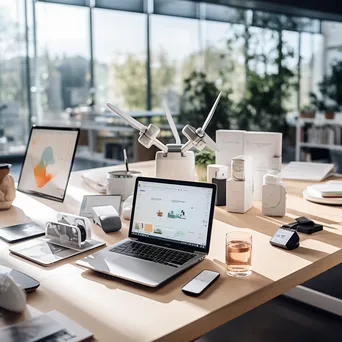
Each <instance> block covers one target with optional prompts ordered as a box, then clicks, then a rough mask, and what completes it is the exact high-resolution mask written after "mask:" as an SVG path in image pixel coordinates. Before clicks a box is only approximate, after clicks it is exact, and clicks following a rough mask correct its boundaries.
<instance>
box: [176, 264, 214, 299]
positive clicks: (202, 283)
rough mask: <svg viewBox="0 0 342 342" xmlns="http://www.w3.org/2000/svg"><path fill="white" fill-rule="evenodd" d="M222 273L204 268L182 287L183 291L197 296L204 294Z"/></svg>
mask: <svg viewBox="0 0 342 342" xmlns="http://www.w3.org/2000/svg"><path fill="white" fill-rule="evenodd" d="M219 276H220V273H218V272H216V271H210V270H203V271H202V272H201V273H199V274H197V276H196V277H195V278H192V279H191V280H190V281H189V282H188V283H187V284H185V285H184V286H183V288H182V291H183V292H184V293H185V294H187V295H189V296H194V297H197V296H199V295H200V294H202V293H203V292H204V291H205V290H206V289H207V288H208V287H209V286H210V285H211V284H212V283H213V282H214V281H215V280H216V279H218V277H219Z"/></svg>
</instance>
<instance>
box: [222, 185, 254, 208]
mask: <svg viewBox="0 0 342 342" xmlns="http://www.w3.org/2000/svg"><path fill="white" fill-rule="evenodd" d="M252 205H253V190H252V181H251V180H246V181H243V182H241V181H235V180H234V179H233V178H230V179H228V181H227V199H226V206H227V211H229V212H232V213H241V214H243V213H245V212H246V211H248V210H249V209H251V208H252Z"/></svg>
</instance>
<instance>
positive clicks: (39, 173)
mask: <svg viewBox="0 0 342 342" xmlns="http://www.w3.org/2000/svg"><path fill="white" fill-rule="evenodd" d="M78 135H79V130H78V129H68V128H65V129H64V128H52V127H51V128H49V127H33V128H32V131H31V135H30V139H29V143H28V147H27V150H26V155H25V160H24V163H23V167H22V170H21V174H20V179H19V184H18V190H20V191H23V192H27V193H30V194H33V195H38V196H42V197H47V198H50V199H54V200H58V201H63V200H64V196H65V192H66V188H67V185H68V181H69V176H70V172H71V168H72V164H73V159H74V154H75V150H76V146H77V140H78Z"/></svg>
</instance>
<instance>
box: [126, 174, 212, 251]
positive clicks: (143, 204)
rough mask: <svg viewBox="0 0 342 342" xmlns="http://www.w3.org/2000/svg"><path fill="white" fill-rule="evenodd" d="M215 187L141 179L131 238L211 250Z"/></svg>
mask: <svg viewBox="0 0 342 342" xmlns="http://www.w3.org/2000/svg"><path fill="white" fill-rule="evenodd" d="M215 190H216V187H215V184H209V183H197V182H185V181H175V180H166V179H158V178H145V177H138V178H137V181H136V185H135V192H134V200H133V209H132V217H131V222H130V234H129V236H130V237H140V238H148V239H153V242H154V243H155V242H160V243H161V244H162V245H166V246H167V245H168V244H177V245H178V247H179V246H183V247H185V246H186V247H189V248H191V249H194V250H200V251H204V252H207V253H208V251H209V243H210V235H211V227H212V220H213V212H214V207H215V194H216V191H215Z"/></svg>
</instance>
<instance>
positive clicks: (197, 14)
mask: <svg viewBox="0 0 342 342" xmlns="http://www.w3.org/2000/svg"><path fill="white" fill-rule="evenodd" d="M23 1H25V4H26V6H25V10H26V13H25V17H26V20H28V19H27V15H28V14H27V12H28V10H27V8H28V7H29V6H32V9H33V10H32V11H30V12H32V15H33V23H34V27H33V31H34V32H35V5H36V3H37V2H43V3H44V2H46V3H59V4H64V5H74V6H82V7H87V8H88V9H89V28H90V34H89V40H90V42H89V46H90V96H92V95H93V96H94V99H95V94H94V89H95V91H96V78H95V74H94V45H93V33H94V30H93V25H94V22H93V9H94V8H101V9H107V10H115V11H127V12H137V13H145V14H147V15H146V35H147V37H146V56H147V58H146V78H147V84H146V110H149V111H151V110H152V101H151V98H152V83H153V79H152V77H151V28H150V16H151V15H152V14H153V15H156V14H160V15H168V16H176V17H183V18H192V19H199V21H200V23H201V22H202V23H203V22H206V21H217V22H225V23H227V22H228V23H231V24H240V23H242V22H241V18H240V17H239V15H238V12H239V11H240V12H241V9H237V8H235V7H232V6H226V5H216V4H213V3H204V2H193V1H187V0H173V1H167V0H117V1H115V3H114V2H113V1H112V0H23ZM223 9H225V11H226V12H224V13H225V14H224V15H223ZM244 11H246V13H247V10H244ZM248 12H249V13H254V12H255V13H256V15H257V14H258V13H259V12H260V11H259V12H258V10H256V11H252V10H249V11H248ZM280 15H281V16H283V17H284V16H285V15H284V14H280ZM257 18H258V17H257V16H256V17H255V18H254V17H252V20H251V26H258V23H257ZM292 18H294V19H293V20H294V21H295V22H298V23H301V24H302V25H299V29H298V30H295V29H294V30H293V31H296V32H298V33H299V35H298V48H299V51H300V48H301V33H302V32H308V31H309V32H310V30H312V31H311V32H310V33H318V34H322V23H321V21H320V20H318V19H309V18H303V17H296V16H292ZM253 20H255V22H253ZM310 20H311V25H310V22H309V21H310ZM26 30H28V26H27V25H26ZM287 30H289V28H287ZM290 30H291V28H290ZM199 39H200V37H199ZM33 43H34V45H35V46H36V44H37V41H36V37H35V34H34V42H33ZM27 44H29V42H27ZM199 45H200V46H201V41H200V42H199ZM34 50H35V48H34ZM300 59H301V56H300V54H299V57H298V67H297V75H298V81H299V82H300V77H301V68H300ZM29 73H30V70H28V78H29V77H30V76H29V75H30V74H29ZM31 79H32V78H31ZM32 88H34V85H32ZM28 95H29V99H28V101H29V103H32V98H31V97H32V95H33V94H32V93H31V90H30V89H29V90H28ZM297 96H298V109H299V108H300V105H301V101H300V89H298V90H297ZM32 107H33V106H32V105H30V106H29V122H31V123H32V122H33V121H34V120H32V118H35V115H36V113H35V111H36V109H34V108H32Z"/></svg>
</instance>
